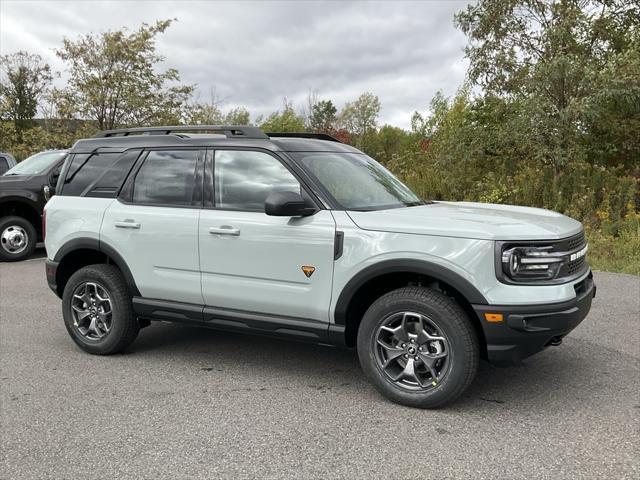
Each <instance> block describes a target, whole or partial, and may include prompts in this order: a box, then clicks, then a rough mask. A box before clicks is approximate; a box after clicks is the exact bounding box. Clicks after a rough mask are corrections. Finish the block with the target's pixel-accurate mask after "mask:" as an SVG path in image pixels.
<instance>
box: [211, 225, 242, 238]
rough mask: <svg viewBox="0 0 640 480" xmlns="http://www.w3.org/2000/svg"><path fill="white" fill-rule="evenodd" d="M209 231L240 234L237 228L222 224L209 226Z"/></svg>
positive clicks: (219, 233)
mask: <svg viewBox="0 0 640 480" xmlns="http://www.w3.org/2000/svg"><path fill="white" fill-rule="evenodd" d="M209 233H210V234H212V235H233V236H235V237H237V236H238V235H240V229H239V228H233V227H232V226H231V225H222V226H220V227H209Z"/></svg>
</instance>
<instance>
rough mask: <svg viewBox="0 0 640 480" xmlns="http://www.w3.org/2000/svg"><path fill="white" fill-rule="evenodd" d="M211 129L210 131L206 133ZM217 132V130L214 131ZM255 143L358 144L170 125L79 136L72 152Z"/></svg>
mask: <svg viewBox="0 0 640 480" xmlns="http://www.w3.org/2000/svg"><path fill="white" fill-rule="evenodd" d="M203 132H207V133H203ZM211 132H213V133H211ZM223 146H224V147H253V148H264V149H267V150H272V151H286V152H309V151H312V152H350V153H360V151H359V150H357V149H356V148H354V147H352V146H350V145H346V144H344V143H340V142H339V141H338V140H336V139H335V138H333V137H330V136H329V135H326V134H313V133H269V134H265V133H264V132H263V131H262V130H260V129H259V128H256V127H247V126H218V125H204V126H188V125H187V126H185V125H181V126H175V127H173V126H168V127H145V128H130V129H120V130H107V131H104V132H100V133H98V134H97V135H96V136H95V137H93V138H87V139H83V140H78V141H77V142H76V143H75V145H74V146H73V147H72V148H71V150H70V153H94V152H96V151H100V152H124V151H125V150H129V149H132V148H152V147H202V148H207V147H208V148H213V147H223Z"/></svg>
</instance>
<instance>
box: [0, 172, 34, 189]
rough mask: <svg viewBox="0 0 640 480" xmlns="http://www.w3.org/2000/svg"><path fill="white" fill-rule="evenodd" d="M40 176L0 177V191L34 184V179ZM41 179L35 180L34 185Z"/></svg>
mask: <svg viewBox="0 0 640 480" xmlns="http://www.w3.org/2000/svg"><path fill="white" fill-rule="evenodd" d="M39 176H40V175H0V190H4V189H11V190H15V189H20V188H24V187H25V186H29V185H30V184H31V183H34V182H33V180H34V177H39ZM40 181H41V179H38V178H36V182H35V183H39V182H40Z"/></svg>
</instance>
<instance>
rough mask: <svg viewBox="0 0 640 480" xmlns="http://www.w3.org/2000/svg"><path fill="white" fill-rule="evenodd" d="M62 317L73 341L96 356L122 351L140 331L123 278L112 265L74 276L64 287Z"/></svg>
mask: <svg viewBox="0 0 640 480" xmlns="http://www.w3.org/2000/svg"><path fill="white" fill-rule="evenodd" d="M62 313H63V317H64V323H65V326H66V327H67V331H68V332H69V335H71V338H72V339H73V341H74V342H76V344H77V345H78V346H79V347H80V348H82V349H83V350H84V351H85V352H88V353H92V354H95V355H110V354H113V353H118V352H121V351H123V350H124V349H125V348H127V347H128V346H129V345H130V344H131V342H133V341H134V340H135V338H136V336H137V335H138V331H139V330H140V327H139V325H138V321H137V319H136V315H135V313H134V311H133V307H132V304H131V296H130V295H129V292H128V290H127V286H126V283H125V281H124V278H123V277H122V274H121V273H120V271H119V270H118V269H117V268H116V267H114V266H113V265H102V264H101V265H90V266H88V267H84V268H81V269H80V270H78V271H77V272H76V273H74V274H73V275H72V276H71V278H70V279H69V281H68V282H67V284H66V285H65V287H64V293H63V295H62Z"/></svg>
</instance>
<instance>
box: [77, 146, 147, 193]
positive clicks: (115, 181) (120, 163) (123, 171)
mask: <svg viewBox="0 0 640 480" xmlns="http://www.w3.org/2000/svg"><path fill="white" fill-rule="evenodd" d="M139 156H140V150H130V151H128V152H125V153H124V154H123V155H122V156H121V157H120V158H118V160H117V161H116V162H115V163H114V164H113V165H112V166H111V168H109V169H108V170H107V171H106V172H104V173H103V174H102V176H101V177H100V178H98V180H97V181H96V183H95V185H93V186H92V187H91V190H89V192H88V193H87V194H86V196H87V197H101V198H114V197H115V196H116V195H117V193H118V190H119V189H120V186H121V185H122V182H124V179H125V178H126V177H127V175H128V174H129V171H130V170H131V167H133V164H134V163H135V162H136V160H137V159H138V157H139Z"/></svg>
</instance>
